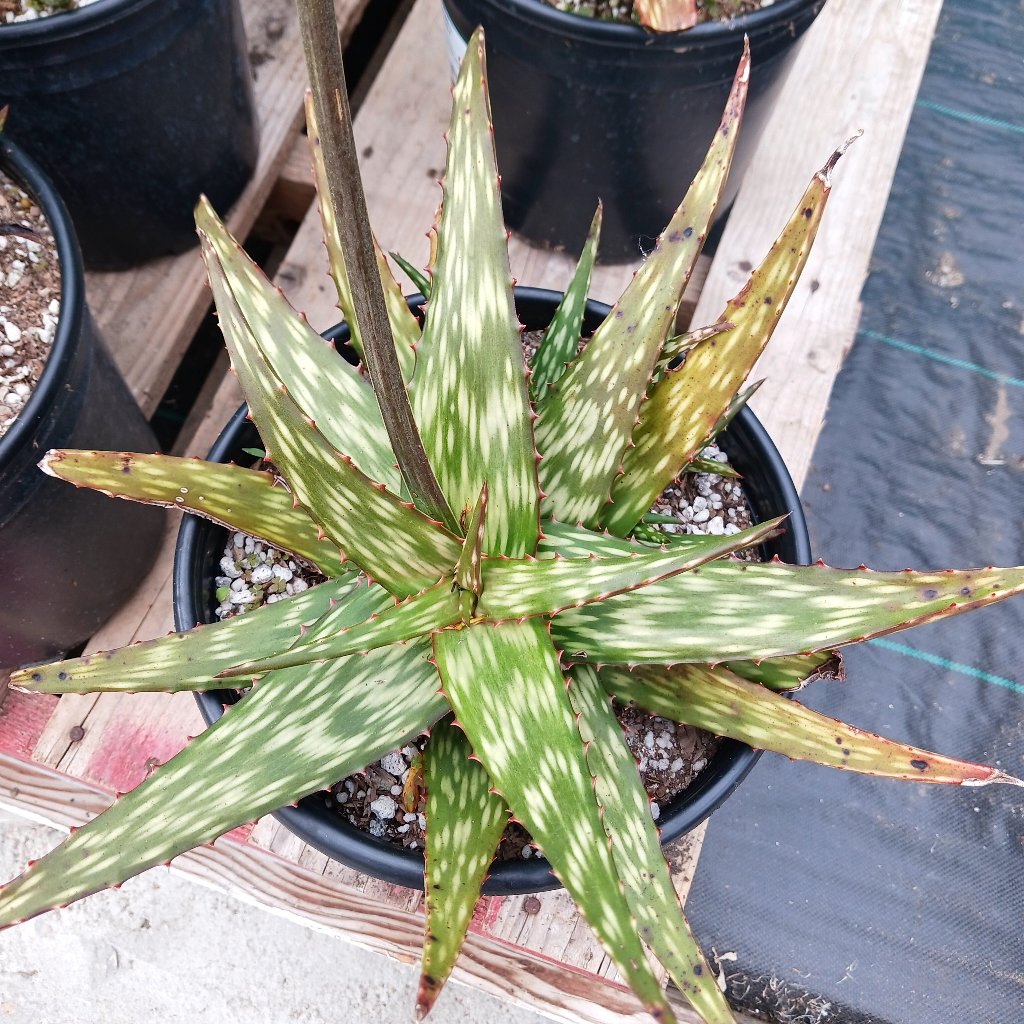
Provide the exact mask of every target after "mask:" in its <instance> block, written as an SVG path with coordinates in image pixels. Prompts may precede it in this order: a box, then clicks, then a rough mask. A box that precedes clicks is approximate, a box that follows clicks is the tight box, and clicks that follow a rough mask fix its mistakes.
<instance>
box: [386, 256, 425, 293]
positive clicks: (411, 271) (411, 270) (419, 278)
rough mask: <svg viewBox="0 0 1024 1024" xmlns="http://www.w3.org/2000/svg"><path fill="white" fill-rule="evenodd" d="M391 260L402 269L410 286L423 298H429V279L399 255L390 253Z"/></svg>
mask: <svg viewBox="0 0 1024 1024" xmlns="http://www.w3.org/2000/svg"><path fill="white" fill-rule="evenodd" d="M391 258H392V259H393V260H394V261H395V262H396V263H397V264H398V265H399V267H401V268H402V270H403V271H404V273H405V276H406V277H408V278H409V280H410V281H412V286H413V287H414V288H415V289H416V290H417V291H418V292H419V293H420V295H422V296H423V298H424V299H429V298H430V278H429V277H427V275H426V274H424V273H423V271H422V270H420V269H418V268H417V267H414V266H413V265H412V264H411V263H410V262H409V261H408V260H407V259H406V258H405V257H404V256H403V255H402V254H401V253H399V252H393V253H391Z"/></svg>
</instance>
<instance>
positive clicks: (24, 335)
mask: <svg viewBox="0 0 1024 1024" xmlns="http://www.w3.org/2000/svg"><path fill="white" fill-rule="evenodd" d="M59 316H60V264H59V262H58V260H57V248H56V244H55V243H54V240H53V234H52V233H51V231H50V226H49V225H48V224H47V222H46V220H45V218H44V217H43V213H42V211H41V210H40V209H39V207H38V206H36V204H35V202H34V201H33V200H32V198H31V197H30V196H28V195H27V194H26V193H25V192H23V191H22V190H21V188H19V187H18V186H17V185H16V184H15V183H14V182H13V181H11V179H10V178H8V177H7V176H6V175H5V174H4V173H3V172H0V437H3V435H4V434H5V433H7V431H8V430H9V429H10V427H11V424H12V423H14V421H15V419H17V416H18V413H19V412H20V411H21V410H22V408H24V406H25V403H26V402H28V400H29V396H30V395H31V394H32V390H33V389H34V388H35V386H36V384H38V383H39V378H40V376H41V374H42V372H43V366H44V365H45V363H46V358H47V356H48V355H49V354H50V346H51V345H52V344H53V338H54V335H55V334H56V333H57V320H58V318H59Z"/></svg>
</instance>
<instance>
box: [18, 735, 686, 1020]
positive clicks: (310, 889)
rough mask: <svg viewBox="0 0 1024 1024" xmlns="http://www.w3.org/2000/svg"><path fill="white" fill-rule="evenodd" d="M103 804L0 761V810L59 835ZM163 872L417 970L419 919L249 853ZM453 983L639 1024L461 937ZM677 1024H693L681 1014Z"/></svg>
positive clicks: (503, 948) (595, 997) (38, 770)
mask: <svg viewBox="0 0 1024 1024" xmlns="http://www.w3.org/2000/svg"><path fill="white" fill-rule="evenodd" d="M112 797H113V794H112V793H111V791H110V790H109V789H104V788H102V787H99V786H96V785H93V784H90V783H88V782H84V781H78V780H75V779H69V778H68V777H67V776H65V775H63V774H61V773H59V772H55V771H53V770H52V769H47V768H45V767H43V766H41V765H34V764H28V763H26V762H24V761H21V760H19V759H17V758H12V757H10V756H9V755H7V754H0V807H3V808H6V809H10V810H12V811H14V812H15V813H17V814H19V815H21V816H23V817H28V818H31V819H32V820H35V821H39V822H42V823H44V824H47V825H50V826H52V827H55V828H58V829H60V830H62V831H65V832H66V831H67V830H68V828H69V827H70V826H81V825H83V824H85V823H86V822H87V821H90V820H91V819H92V818H94V817H95V816H96V815H97V814H99V813H100V812H101V811H102V810H103V809H104V808H105V807H107V806H108V805H109V804H110V802H111V799H112ZM153 870H154V871H161V870H164V869H162V868H154V869H153ZM171 870H172V871H175V872H177V873H179V874H182V875H184V876H185V877H187V878H190V879H192V880H194V881H198V882H201V883H203V884H206V885H209V886H211V887H213V888H216V889H218V890H219V891H222V892H228V893H230V894H231V895H233V896H236V897H238V898H239V899H242V900H244V901H246V902H248V903H255V904H256V905H258V906H261V907H264V908H266V909H269V910H271V911H274V912H276V913H279V914H281V915H283V916H285V917H288V918H290V919H292V920H297V921H299V922H301V923H303V924H305V925H307V926H309V927H313V928H316V929H318V930H323V931H329V932H332V933H335V934H337V933H341V934H342V935H344V936H345V937H346V938H347V939H348V940H349V941H351V942H355V943H356V944H357V945H360V946H362V947H364V948H366V949H370V950H373V951H374V952H377V953H383V954H385V955H387V956H391V957H394V958H395V959H397V960H400V961H402V962H403V963H415V962H417V961H418V960H419V957H420V948H421V945H422V941H423V919H422V917H421V916H420V915H418V914H410V913H408V912H406V911H405V910H401V909H393V908H392V907H391V906H389V905H388V904H387V903H386V902H381V901H379V900H378V899H375V898H373V897H372V896H367V895H364V894H362V893H360V892H358V891H355V890H352V889H351V888H349V887H348V886H346V885H345V884H344V883H342V882H339V881H337V880H336V879H325V878H324V877H323V876H321V875H320V874H317V873H314V872H311V871H308V870H306V869H305V868H303V867H300V866H299V865H297V864H295V863H293V862H292V861H291V860H285V859H283V858H282V857H279V856H275V855H274V854H272V853H270V852H269V851H267V850H264V849H261V848H259V847H255V846H252V845H248V844H243V843H239V842H237V841H236V840H234V839H223V840H219V841H218V842H217V843H216V844H214V845H213V846H212V847H200V848H199V849H197V850H194V851H192V852H190V853H187V854H184V855H182V856H181V857H179V858H177V859H176V860H175V861H174V862H173V864H172V866H171ZM453 979H454V980H455V981H456V982H457V983H458V982H462V983H465V984H471V985H472V986H473V987H474V988H477V989H480V990H482V991H485V992H488V993H489V994H491V995H496V996H498V997H500V998H502V999H507V1000H509V1001H511V1002H514V1003H518V1004H520V1005H522V1006H526V1007H528V1008H531V1009H535V1010H540V1011H541V1012H543V1013H545V1014H546V1015H547V1016H549V1017H551V1018H552V1019H553V1020H561V1021H567V1022H571V1024H577V1022H588V1024H590V1022H592V1024H617V1022H628V1021H634V1022H637V1024H639V1022H641V1021H644V1020H649V1018H648V1017H647V1016H646V1014H645V1013H644V1012H643V1011H642V1010H641V1009H640V1008H639V1006H638V1004H637V1001H636V999H635V997H634V996H633V995H632V994H631V993H629V992H628V991H627V990H626V989H625V988H623V987H622V986H621V985H617V984H611V983H608V982H605V981H602V980H601V979H596V978H594V977H593V976H592V975H590V974H584V973H582V972H579V971H574V970H572V969H571V968H567V967H566V966H565V965H564V964H561V963H558V962H557V961H554V960H551V959H549V958H546V957H542V956H537V955H535V954H531V953H530V952H529V951H527V950H523V949H517V948H516V947H514V946H510V945H508V944H506V943H502V942H498V941H497V940H495V939H492V938H487V937H485V936H482V935H480V934H475V933H471V934H470V936H469V938H468V939H467V941H466V945H465V947H464V948H463V954H462V956H461V957H460V959H459V963H458V965H457V966H456V969H455V973H454V975H453ZM679 1019H680V1022H681V1024H696V1021H697V1018H696V1017H695V1016H694V1015H693V1014H692V1013H691V1012H690V1011H688V1010H686V1009H685V1008H682V1009H681V1013H680V1018H679Z"/></svg>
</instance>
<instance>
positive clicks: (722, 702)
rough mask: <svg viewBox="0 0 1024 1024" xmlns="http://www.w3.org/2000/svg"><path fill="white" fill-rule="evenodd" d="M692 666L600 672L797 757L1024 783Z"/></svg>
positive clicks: (866, 770)
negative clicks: (681, 670)
mask: <svg viewBox="0 0 1024 1024" xmlns="http://www.w3.org/2000/svg"><path fill="white" fill-rule="evenodd" d="M688 669H689V670H688V671H687V672H684V673H677V672H676V671H675V670H674V669H672V668H667V667H665V666H661V665H658V666H655V665H642V666H639V667H638V668H635V669H634V670H633V671H632V672H630V671H627V670H626V669H624V668H621V667H620V666H607V667H605V668H603V669H601V673H600V675H601V682H602V684H603V685H604V686H605V688H606V689H607V690H608V692H609V693H610V694H611V695H612V696H614V697H615V698H616V699H617V700H620V701H622V702H623V703H626V704H634V705H636V706H637V707H641V708H643V709H644V710H646V711H649V712H651V713H652V714H655V715H661V716H662V717H663V718H667V719H669V720H670V721H674V722H682V723H684V724H686V725H693V726H697V727H698V728H700V729H707V730H708V731H709V732H713V733H715V734H717V735H719V736H729V737H731V738H732V739H736V740H741V741H742V742H744V743H748V744H750V745H751V746H752V747H757V748H759V749H762V750H771V751H774V752H775V753H777V754H783V755H784V756H785V757H788V758H791V759H793V760H798V761H813V762H815V763H816V764H821V765H825V766H827V767H829V768H840V769H842V770H843V771H849V772H859V773H861V774H864V775H877V776H880V777H882V778H888V779H903V780H908V781H912V782H935V783H942V784H945V785H950V786H984V785H987V784H989V783H993V782H1005V783H1009V784H1011V785H1015V786H1024V782H1021V781H1020V780H1019V779H1015V778H1014V777H1013V776H1012V775H1007V774H1006V773H1005V772H1002V771H999V769H997V768H990V767H988V766H987V765H983V764H972V763H971V762H969V761H958V760H956V759H955V758H952V757H945V756H943V755H942V754H934V753H932V752H931V751H928V750H922V749H921V748H919V747H911V746H907V745H905V744H903V743H896V742H894V741H893V740H887V739H885V738H884V737H882V736H876V735H875V734H874V733H870V732H863V731H862V730H860V729H857V728H855V727H854V726H852V725H846V724H845V723H844V722H838V721H836V720H835V719H832V718H827V717H825V715H820V714H818V713H817V712H816V711H811V710H810V709H809V708H805V707H804V706H803V705H802V704H798V703H797V702H796V701H795V700H787V699H786V698H785V697H781V696H779V694H777V693H772V692H771V691H770V690H766V689H765V688H764V687H763V686H758V685H757V683H749V682H747V681H746V680H745V679H740V678H739V676H736V675H733V674H732V673H731V672H729V671H727V670H726V669H723V668H717V669H712V668H709V667H704V666H688Z"/></svg>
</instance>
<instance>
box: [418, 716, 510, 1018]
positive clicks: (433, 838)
mask: <svg viewBox="0 0 1024 1024" xmlns="http://www.w3.org/2000/svg"><path fill="white" fill-rule="evenodd" d="M472 754H473V751H472V749H471V748H470V745H469V742H468V741H467V739H466V737H465V735H464V734H463V733H462V731H461V730H460V729H458V728H457V727H456V726H455V725H453V724H452V721H451V719H450V718H443V719H441V721H440V722H438V723H437V725H435V726H434V728H433V729H431V731H430V740H429V741H428V743H427V747H426V750H425V752H424V783H425V785H426V789H427V806H426V811H427V842H426V850H425V858H424V859H425V862H426V870H425V872H424V876H425V877H424V881H425V885H424V891H425V894H426V896H425V903H426V911H427V919H426V928H425V932H426V937H425V939H424V942H423V966H422V970H421V972H420V984H419V991H418V992H417V994H416V1016H417V1018H418V1019H419V1020H422V1019H423V1018H424V1017H425V1016H426V1015H427V1014H428V1013H429V1012H430V1009H431V1007H432V1006H433V1005H434V1001H435V1000H436V999H437V996H438V993H439V992H440V991H441V988H442V986H443V985H444V983H445V981H447V980H448V976H449V975H450V974H451V972H452V967H453V966H454V965H455V959H456V957H458V955H459V949H460V948H461V947H462V943H463V941H464V939H465V938H466V931H467V930H468V928H469V922H470V919H471V918H472V916H473V908H474V907H475V906H476V901H477V898H478V897H479V895H480V887H481V886H482V885H483V881H484V876H485V874H486V873H487V868H488V866H489V865H490V863H491V861H492V860H493V858H494V852H495V850H496V849H497V846H498V840H499V839H501V834H502V832H503V831H504V829H505V825H506V823H507V822H508V808H507V807H506V806H505V801H504V800H502V799H501V797H500V796H497V795H495V794H494V793H492V792H491V780H490V779H489V778H488V776H487V772H486V771H485V770H484V768H483V765H481V764H480V763H479V762H478V761H476V760H473V759H472Z"/></svg>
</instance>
